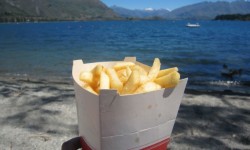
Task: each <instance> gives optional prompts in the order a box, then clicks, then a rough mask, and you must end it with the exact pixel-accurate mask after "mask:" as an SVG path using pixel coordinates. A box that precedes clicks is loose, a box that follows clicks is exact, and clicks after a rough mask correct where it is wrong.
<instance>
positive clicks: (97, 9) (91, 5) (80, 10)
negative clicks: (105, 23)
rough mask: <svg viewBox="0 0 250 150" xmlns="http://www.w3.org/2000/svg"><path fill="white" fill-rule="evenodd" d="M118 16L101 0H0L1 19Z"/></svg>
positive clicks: (88, 18) (86, 18)
mask: <svg viewBox="0 0 250 150" xmlns="http://www.w3.org/2000/svg"><path fill="white" fill-rule="evenodd" d="M115 18H118V17H117V16H116V14H115V13H114V12H113V11H112V10H111V9H109V8H108V7H107V6H106V5H105V4H103V3H102V2H101V1H100V0H0V21H2V22H3V21H4V22H7V21H27V20H30V21H33V20H34V21H35V20H37V21H38V20H102V19H115Z"/></svg>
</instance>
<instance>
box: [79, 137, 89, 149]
mask: <svg viewBox="0 0 250 150" xmlns="http://www.w3.org/2000/svg"><path fill="white" fill-rule="evenodd" d="M80 142H81V145H82V150H92V149H91V148H90V147H89V146H88V144H87V143H86V142H85V141H84V139H83V138H82V137H81V140H80Z"/></svg>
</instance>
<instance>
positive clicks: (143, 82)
mask: <svg viewBox="0 0 250 150" xmlns="http://www.w3.org/2000/svg"><path fill="white" fill-rule="evenodd" d="M144 68H145V69H144ZM160 68H161V63H160V59H159V58H155V59H154V62H153V65H152V67H149V68H147V66H146V65H144V64H141V63H137V64H136V63H133V62H119V63H116V64H115V65H114V66H113V67H112V68H105V67H103V66H102V65H101V64H98V65H96V66H95V67H94V68H93V69H92V70H90V71H83V72H81V73H80V75H79V79H80V80H81V81H82V82H83V86H82V87H83V88H85V89H86V90H87V91H89V92H91V93H93V94H95V95H98V94H99V90H101V89H114V90H117V91H118V93H119V94H120V95H127V94H139V93H146V92H150V91H155V90H160V89H161V88H173V87H175V86H176V85H177V84H178V83H179V81H180V74H179V73H178V68H177V67H173V68H168V69H163V70H160Z"/></svg>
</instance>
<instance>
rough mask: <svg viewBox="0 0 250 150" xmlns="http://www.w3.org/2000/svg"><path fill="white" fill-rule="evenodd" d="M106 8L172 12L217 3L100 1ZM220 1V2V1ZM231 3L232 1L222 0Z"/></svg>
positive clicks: (141, 0) (167, 0)
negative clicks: (186, 6) (115, 7)
mask: <svg viewBox="0 0 250 150" xmlns="http://www.w3.org/2000/svg"><path fill="white" fill-rule="evenodd" d="M101 1H102V2H103V3H105V4H106V5H107V6H112V5H116V6H121V7H124V8H129V9H144V8H154V9H160V8H165V9H170V10H173V9H175V8H178V7H182V6H185V5H189V4H194V3H199V2H202V1H213V2H215V1H218V0H101ZM220 1H222V0H220ZM224 1H233V0H224Z"/></svg>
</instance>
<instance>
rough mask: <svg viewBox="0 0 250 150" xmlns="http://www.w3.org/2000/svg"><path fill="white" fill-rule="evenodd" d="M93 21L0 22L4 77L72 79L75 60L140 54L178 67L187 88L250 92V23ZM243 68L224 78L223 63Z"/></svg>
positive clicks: (0, 72)
mask: <svg viewBox="0 0 250 150" xmlns="http://www.w3.org/2000/svg"><path fill="white" fill-rule="evenodd" d="M188 22H191V23H196V22H192V21H89V22H49V23H19V24H14V23H12V24H0V52H1V53H0V54H1V55H0V75H2V76H31V77H37V78H39V79H46V78H49V77H58V78H61V77H62V78H68V79H69V80H70V77H71V67H72V60H74V59H83V61H84V62H86V63H89V62H96V61H113V60H123V58H124V57H125V56H136V57H137V60H138V61H140V62H143V63H146V64H148V65H152V62H153V59H154V58H155V57H158V58H160V60H161V63H162V69H163V68H168V67H175V66H177V67H178V68H179V70H180V73H181V76H182V78H185V77H188V78H189V84H188V88H189V89H196V90H205V91H207V90H219V91H221V90H232V91H236V92H241V93H250V88H249V85H250V67H249V64H248V63H250V54H249V53H250V22H242V21H199V24H200V25H201V27H200V28H187V27H185V25H186V24H187V23H188ZM223 64H227V65H228V67H229V68H232V69H242V70H243V71H242V74H241V76H238V75H237V76H235V77H234V78H226V77H222V76H221V73H220V71H221V69H222V65H223Z"/></svg>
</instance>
